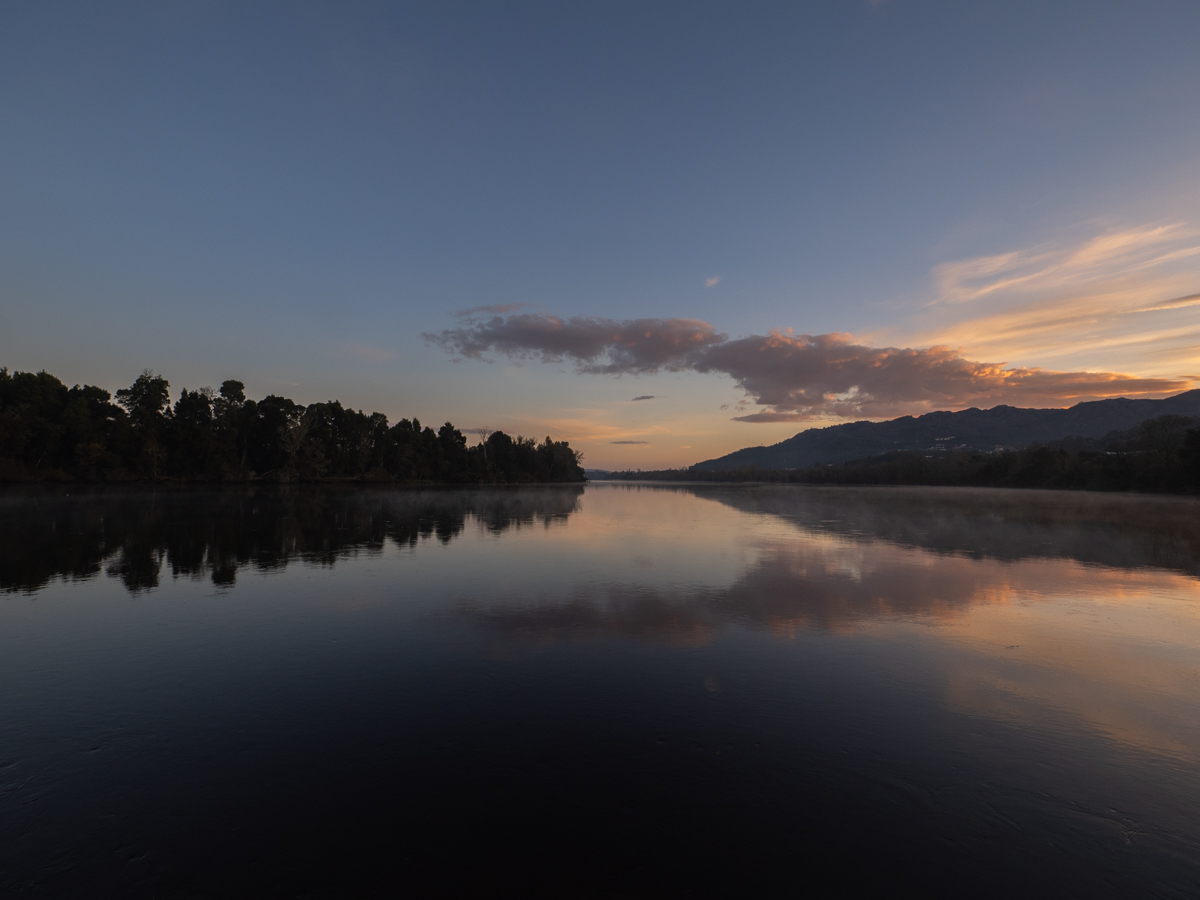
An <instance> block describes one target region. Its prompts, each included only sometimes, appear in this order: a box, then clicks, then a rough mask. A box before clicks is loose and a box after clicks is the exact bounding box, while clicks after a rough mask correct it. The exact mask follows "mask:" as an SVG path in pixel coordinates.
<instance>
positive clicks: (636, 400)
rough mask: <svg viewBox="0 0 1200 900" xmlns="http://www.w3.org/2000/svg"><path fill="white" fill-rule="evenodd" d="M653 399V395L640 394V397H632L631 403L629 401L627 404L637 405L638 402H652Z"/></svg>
mask: <svg viewBox="0 0 1200 900" xmlns="http://www.w3.org/2000/svg"><path fill="white" fill-rule="evenodd" d="M653 399H654V395H653V394H642V396H640V397H634V398H633V399H632V400H631V401H629V402H630V403H637V402H638V401H639V400H653Z"/></svg>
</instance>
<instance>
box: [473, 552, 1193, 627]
mask: <svg viewBox="0 0 1200 900" xmlns="http://www.w3.org/2000/svg"><path fill="white" fill-rule="evenodd" d="M1164 591H1168V592H1171V593H1174V594H1176V595H1180V594H1181V595H1185V596H1189V597H1192V598H1194V599H1195V600H1196V601H1197V608H1196V612H1197V615H1198V618H1200V583H1198V582H1196V581H1195V580H1194V579H1191V578H1187V577H1181V576H1176V575H1172V574H1169V573H1164V572H1156V571H1154V570H1122V569H1106V568H1100V567H1096V566H1089V565H1082V564H1079V563H1077V562H1074V561H1071V560H1056V559H1041V560H1030V561H1027V562H1024V563H1021V564H1014V563H1011V562H1006V561H1002V560H994V559H973V558H971V557H969V556H966V555H954V554H944V553H942V554H939V553H933V552H930V551H926V550H920V549H915V548H906V547H902V546H897V545H894V544H888V543H886V542H880V541H876V542H871V543H866V542H861V541H853V540H848V539H845V538H839V537H831V536H829V535H822V534H819V533H814V534H809V535H805V536H802V537H801V538H800V539H799V540H795V541H775V542H771V543H769V544H767V545H765V546H762V547H761V548H760V552H759V553H758V555H757V559H756V561H754V562H753V563H751V564H749V565H748V566H747V567H746V568H745V570H744V571H743V572H742V573H741V574H740V575H739V576H738V577H737V578H736V580H734V581H733V583H732V584H730V585H728V586H727V587H723V588H719V587H714V586H697V587H694V588H691V589H690V590H683V589H667V588H660V587H652V586H646V585H640V584H637V583H617V582H613V583H609V584H604V585H596V586H589V587H587V588H582V589H577V590H575V591H574V592H573V593H571V594H570V596H569V597H567V598H566V599H562V600H561V601H557V602H556V600H555V599H554V598H553V597H549V596H547V597H541V598H539V599H537V600H535V601H532V602H530V601H529V600H527V599H525V598H523V597H521V598H516V597H512V598H503V597H501V598H496V599H495V600H493V601H492V602H490V603H479V602H477V601H472V602H464V603H463V604H461V605H460V607H459V614H460V615H461V616H462V617H464V619H466V620H468V621H472V622H474V623H476V624H479V625H481V626H483V627H485V628H487V629H489V630H491V631H497V632H500V633H503V634H505V635H507V636H511V637H514V638H518V639H529V640H534V641H536V642H546V641H554V640H559V639H582V638H592V637H601V636H613V637H632V638H637V639H640V640H650V641H665V642H669V643H683V644H690V643H696V642H697V641H699V640H701V638H703V639H705V640H707V639H708V637H710V636H711V635H713V634H715V633H716V632H717V631H719V630H720V629H721V628H724V627H727V626H729V625H743V626H748V627H754V628H767V629H770V630H771V631H773V632H775V633H780V634H788V633H795V631H796V630H798V629H818V630H823V631H833V632H848V631H853V630H856V629H859V628H861V627H862V626H865V625H868V624H871V623H878V622H881V621H894V620H901V619H913V620H925V621H931V622H943V623H944V622H950V621H954V620H957V619H960V618H962V617H963V616H964V615H965V614H966V613H967V612H968V611H969V610H971V609H972V608H973V607H976V606H987V605H997V604H999V605H1004V604H1011V603H1016V602H1022V601H1026V600H1030V601H1037V600H1043V599H1048V598H1061V597H1091V598H1100V599H1105V600H1109V601H1111V600H1120V599H1129V598H1139V597H1140V598H1144V597H1148V596H1152V595H1155V594H1158V593H1162V592H1164Z"/></svg>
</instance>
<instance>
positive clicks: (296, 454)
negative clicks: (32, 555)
mask: <svg viewBox="0 0 1200 900" xmlns="http://www.w3.org/2000/svg"><path fill="white" fill-rule="evenodd" d="M581 458H582V457H581V455H580V454H579V453H578V452H577V451H574V450H572V449H571V447H570V445H569V444H568V443H567V442H566V441H553V440H551V439H550V438H549V437H547V438H546V440H545V441H544V442H542V443H538V442H537V441H536V440H535V439H533V438H526V437H521V436H517V437H516V438H513V437H510V436H509V435H507V434H505V433H504V432H502V431H496V432H481V434H480V440H479V442H478V443H476V444H475V445H474V446H468V442H467V438H466V436H465V435H464V434H463V433H462V432H461V431H460V430H459V429H457V428H455V427H454V426H453V425H452V424H450V423H449V422H447V423H446V424H444V425H442V426H441V427H440V428H439V429H437V430H436V431H435V430H434V429H433V428H430V427H428V426H422V425H421V423H420V421H419V420H417V419H416V418H413V419H401V420H400V421H399V422H397V423H395V424H394V425H393V424H389V422H388V419H387V416H385V415H384V414H383V413H378V412H376V413H371V414H369V415H368V414H366V413H363V412H362V411H359V410H354V409H349V408H346V407H343V406H342V404H341V403H339V402H338V401H336V400H333V401H330V402H328V403H313V404H309V405H308V406H305V405H303V404H300V403H296V402H295V401H293V400H289V399H288V398H286V397H279V396H275V395H274V394H272V395H270V396H267V397H265V398H263V399H262V400H258V401H255V400H250V399H248V398H247V397H246V391H245V385H244V384H243V383H242V382H240V381H234V380H229V381H225V382H223V383H222V384H221V387H220V388H219V389H215V390H214V389H213V388H200V389H199V390H194V391H190V390H187V389H186V388H185V389H183V390H182V391H180V393H179V396H178V398H177V399H176V400H175V402H174V403H172V402H171V391H170V384H169V382H168V381H167V379H166V378H164V377H162V376H161V375H155V374H154V373H153V372H151V371H150V370H148V369H147V370H146V371H144V372H142V374H141V375H139V376H138V378H137V380H135V381H134V383H133V384H132V385H130V386H129V387H127V388H123V389H121V390H118V391H117V393H116V397H115V398H114V397H113V396H112V395H111V394H110V393H109V392H108V391H106V390H104V389H103V388H100V387H96V386H94V385H83V386H80V385H75V386H74V387H71V388H68V387H67V386H66V385H65V384H64V383H63V382H62V381H60V380H59V379H58V378H56V377H55V376H53V375H51V374H49V373H47V372H44V371H43V372H36V373H34V372H13V373H11V374H10V373H9V371H8V369H7V368H0V481H130V480H156V481H157V480H164V479H174V480H187V481H253V480H263V479H265V480H269V481H283V482H289V481H304V480H321V479H326V480H336V479H357V480H366V481H401V482H427V483H429V482H434V483H458V484H480V483H485V484H518V483H528V482H543V483H545V482H582V481H584V480H586V479H585V477H584V474H583V468H582V466H581V465H580V460H581Z"/></svg>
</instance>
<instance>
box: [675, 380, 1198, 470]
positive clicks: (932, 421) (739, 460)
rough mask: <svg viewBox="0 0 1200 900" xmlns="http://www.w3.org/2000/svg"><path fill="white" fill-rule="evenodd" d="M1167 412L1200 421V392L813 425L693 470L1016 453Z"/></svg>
mask: <svg viewBox="0 0 1200 900" xmlns="http://www.w3.org/2000/svg"><path fill="white" fill-rule="evenodd" d="M1163 415H1180V416H1200V390H1194V391H1187V392H1185V393H1182V394H1176V395H1175V396H1174V397H1167V398H1165V399H1163V400H1129V399H1126V398H1123V397H1122V398H1118V399H1113V400H1092V401H1088V402H1086V403H1078V404H1076V405H1075V406H1072V407H1070V408H1069V409H1022V408H1019V407H1015V406H996V407H993V408H992V409H975V408H971V409H964V410H962V411H960V412H932V413H926V414H925V415H923V416H903V417H901V418H899V419H891V420H889V421H887V422H849V423H846V424H844V425H831V426H829V427H828V428H810V429H808V430H807V431H801V432H800V433H799V434H797V435H795V436H794V437H790V438H788V439H787V440H786V441H781V442H779V443H778V444H774V445H772V446H770V447H746V448H745V449H742V450H737V451H735V452H733V453H730V454H729V455H727V456H722V457H720V458H718V459H709V460H705V461H704V462H700V463H697V464H696V465H694V466H692V468H693V469H698V470H701V471H717V470H722V469H737V468H740V467H742V466H758V467H759V468H763V469H798V468H804V467H807V466H815V465H821V464H823V463H839V462H845V461H847V460H851V459H862V458H864V457H867V456H878V455H880V454H883V453H890V452H892V451H896V450H910V451H924V450H933V449H939V450H951V449H963V450H995V449H996V448H997V447H1003V448H1009V449H1015V448H1020V447H1027V446H1029V445H1030V444H1041V443H1046V442H1049V441H1056V440H1061V439H1062V438H1066V437H1081V438H1099V437H1102V436H1104V435H1106V434H1108V433H1109V432H1112V431H1126V430H1129V429H1131V428H1135V427H1137V426H1138V425H1139V424H1140V423H1142V422H1144V421H1145V420H1147V419H1153V418H1155V417H1157V416H1163Z"/></svg>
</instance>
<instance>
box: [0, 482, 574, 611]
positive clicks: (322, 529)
mask: <svg viewBox="0 0 1200 900" xmlns="http://www.w3.org/2000/svg"><path fill="white" fill-rule="evenodd" d="M582 492H583V488H582V487H580V486H561V487H520V488H515V487H514V488H487V489H412V490H410V489H399V490H396V489H387V488H379V489H373V488H367V487H364V488H341V487H338V488H332V487H331V488H323V487H304V488H299V489H295V488H293V489H288V488H271V489H263V488H241V489H220V490H179V491H153V492H148V491H133V492H112V491H97V492H92V493H83V494H79V493H75V494H72V495H66V494H62V493H52V492H47V491H34V492H26V493H21V494H10V495H9V496H7V497H5V498H4V500H3V501H2V504H3V505H2V506H0V590H4V591H10V592H11V591H33V590H37V589H39V588H41V587H44V586H45V585H46V584H48V583H49V582H50V581H52V580H54V579H55V578H64V579H66V580H83V579H87V578H92V577H95V576H96V575H98V574H99V573H100V572H102V571H106V572H107V573H108V574H109V575H110V576H113V577H116V578H120V579H121V581H122V582H123V583H124V585H125V586H126V587H127V588H128V589H129V590H130V591H132V592H138V591H142V590H147V589H150V588H154V587H156V586H157V585H158V584H159V579H160V577H161V574H162V572H163V570H164V568H166V569H167V570H169V572H170V574H171V575H172V576H173V577H176V578H180V577H185V578H197V579H198V578H204V577H209V578H211V580H212V581H213V583H215V584H218V585H229V584H233V583H234V581H235V579H236V577H237V573H238V571H239V570H241V569H242V568H245V567H247V566H249V567H252V568H254V569H257V570H272V569H279V568H282V567H284V566H286V565H287V564H288V563H289V562H291V561H294V560H302V561H304V562H308V563H313V564H320V565H332V564H333V563H334V562H336V561H337V560H338V559H340V558H343V557H346V556H349V555H353V554H357V553H362V552H367V553H371V552H380V551H382V550H383V547H384V545H385V544H386V543H387V542H389V541H390V542H392V543H393V544H396V545H399V546H404V547H412V546H415V545H416V544H417V543H418V542H420V541H423V540H433V539H436V540H438V541H440V542H442V543H447V542H449V541H451V540H453V539H454V538H455V537H456V536H457V535H459V534H461V533H462V532H463V530H464V528H465V527H466V526H467V523H468V520H469V519H473V520H475V521H478V522H479V523H480V525H481V526H482V527H484V528H486V529H488V530H489V531H492V532H495V533H499V532H502V531H505V530H507V529H510V528H520V527H527V526H531V525H535V524H543V525H548V524H550V523H553V522H556V521H565V520H566V518H567V517H568V516H570V514H571V513H572V512H574V511H575V510H576V509H577V508H578V503H579V497H580V495H581V494H582Z"/></svg>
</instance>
